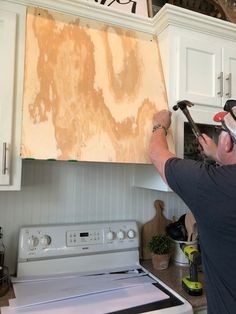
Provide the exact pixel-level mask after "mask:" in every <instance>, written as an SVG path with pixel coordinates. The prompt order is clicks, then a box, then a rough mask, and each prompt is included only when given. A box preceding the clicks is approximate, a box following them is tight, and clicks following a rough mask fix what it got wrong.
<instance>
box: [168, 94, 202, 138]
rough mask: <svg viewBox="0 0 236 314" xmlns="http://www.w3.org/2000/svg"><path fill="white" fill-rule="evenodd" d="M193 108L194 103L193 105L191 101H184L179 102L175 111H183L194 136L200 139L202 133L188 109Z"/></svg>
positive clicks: (174, 107) (174, 108)
mask: <svg viewBox="0 0 236 314" xmlns="http://www.w3.org/2000/svg"><path fill="white" fill-rule="evenodd" d="M192 106H193V103H191V102H190V101H188V100H182V101H179V102H177V104H176V105H175V106H173V110H175V111H176V110H178V109H181V110H182V111H183V113H184V115H185V116H186V118H187V120H188V122H189V124H190V126H191V129H192V131H193V134H194V135H195V137H196V139H198V137H199V136H202V133H201V132H200V130H199V128H198V126H197V125H196V123H195V122H194V121H193V119H192V117H191V115H190V113H189V110H188V107H192Z"/></svg>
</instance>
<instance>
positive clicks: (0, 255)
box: [0, 227, 5, 278]
mask: <svg viewBox="0 0 236 314" xmlns="http://www.w3.org/2000/svg"><path fill="white" fill-rule="evenodd" d="M4 257H5V246H4V243H3V232H2V227H0V278H2V277H3V275H4Z"/></svg>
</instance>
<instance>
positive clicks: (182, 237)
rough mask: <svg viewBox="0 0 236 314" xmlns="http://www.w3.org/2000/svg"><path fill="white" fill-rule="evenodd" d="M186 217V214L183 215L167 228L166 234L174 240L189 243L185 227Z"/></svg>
mask: <svg viewBox="0 0 236 314" xmlns="http://www.w3.org/2000/svg"><path fill="white" fill-rule="evenodd" d="M185 216H186V214H184V215H182V216H181V217H180V218H179V220H178V221H176V222H172V223H170V224H169V225H168V226H167V227H166V233H167V234H168V236H170V237H171V238H172V239H173V240H177V241H187V230H186V227H185Z"/></svg>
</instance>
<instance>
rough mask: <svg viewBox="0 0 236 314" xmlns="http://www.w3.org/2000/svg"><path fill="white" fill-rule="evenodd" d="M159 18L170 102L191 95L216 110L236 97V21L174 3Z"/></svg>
mask: <svg viewBox="0 0 236 314" xmlns="http://www.w3.org/2000/svg"><path fill="white" fill-rule="evenodd" d="M157 18H158V20H157V25H156V27H157V28H156V32H157V36H158V42H159V47H160V53H161V58H162V63H163V69H164V75H165V82H166V87H167V92H168V100H169V104H170V106H172V105H174V104H175V103H176V101H178V100H183V99H187V100H190V101H192V102H193V103H195V104H196V105H197V107H198V109H200V110H201V108H202V107H204V108H206V107H209V109H210V110H216V108H222V107H223V105H224V103H225V101H226V100H227V99H228V98H233V97H236V87H235V86H236V84H235V83H236V46H235V43H236V25H235V24H233V23H230V22H225V21H222V20H219V19H216V18H212V17H209V16H206V15H201V14H199V13H195V12H191V11H189V10H185V9H182V8H177V7H174V6H165V7H163V9H162V10H161V11H160V12H159V14H157Z"/></svg>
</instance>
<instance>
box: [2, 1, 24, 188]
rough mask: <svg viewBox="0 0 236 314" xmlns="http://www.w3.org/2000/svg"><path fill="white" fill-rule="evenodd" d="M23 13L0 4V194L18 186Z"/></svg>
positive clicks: (10, 6) (11, 5) (16, 8)
mask: <svg viewBox="0 0 236 314" xmlns="http://www.w3.org/2000/svg"><path fill="white" fill-rule="evenodd" d="M25 12H26V8H25V7H24V6H22V5H17V4H12V3H7V2H5V1H1V2H0V38H1V41H0V69H1V72H0V191H3V190H19V189H20V187H21V165H22V161H21V158H20V136H21V112H22V92H23V69H24V64H23V63H24V62H23V61H24V44H25V43H24V34H25V27H24V26H25Z"/></svg>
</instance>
